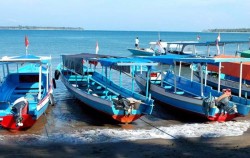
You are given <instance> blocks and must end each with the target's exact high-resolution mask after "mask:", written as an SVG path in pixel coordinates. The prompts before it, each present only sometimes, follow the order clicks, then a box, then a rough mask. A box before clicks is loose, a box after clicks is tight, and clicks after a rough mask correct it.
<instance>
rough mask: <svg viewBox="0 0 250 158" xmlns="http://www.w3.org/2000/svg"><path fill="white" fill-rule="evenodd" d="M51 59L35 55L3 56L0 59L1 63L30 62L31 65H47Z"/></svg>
mask: <svg viewBox="0 0 250 158" xmlns="http://www.w3.org/2000/svg"><path fill="white" fill-rule="evenodd" d="M50 60H51V57H48V56H36V55H31V54H28V55H22V56H12V57H8V56H4V57H2V58H1V59H0V62H1V63H12V62H13V63H17V62H31V63H48V62H49V61H50Z"/></svg>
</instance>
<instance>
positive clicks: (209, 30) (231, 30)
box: [203, 28, 250, 32]
mask: <svg viewBox="0 0 250 158" xmlns="http://www.w3.org/2000/svg"><path fill="white" fill-rule="evenodd" d="M203 32H250V28H237V29H208V30H204V31H203Z"/></svg>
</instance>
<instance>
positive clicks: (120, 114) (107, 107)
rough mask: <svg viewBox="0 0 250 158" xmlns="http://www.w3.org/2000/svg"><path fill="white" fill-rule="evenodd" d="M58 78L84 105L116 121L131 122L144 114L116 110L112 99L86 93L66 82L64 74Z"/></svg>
mask: <svg viewBox="0 0 250 158" xmlns="http://www.w3.org/2000/svg"><path fill="white" fill-rule="evenodd" d="M61 74H63V73H61ZM60 79H61V81H62V82H63V84H64V85H65V86H66V88H67V89H68V91H69V92H70V93H71V94H72V95H73V96H74V97H76V98H77V99H78V100H80V101H81V102H83V103H84V104H85V105H86V106H89V107H91V108H93V109H95V110H97V111H98V112H102V113H104V114H105V115H107V116H109V117H111V118H113V119H114V120H116V121H118V122H121V123H131V122H133V121H135V120H137V119H138V118H140V117H141V116H143V115H144V113H141V112H131V113H127V112H126V111H124V110H116V109H115V106H114V105H113V101H112V100H108V99H103V98H100V97H97V96H94V95H92V94H88V93H87V92H86V91H84V90H80V89H77V88H76V87H74V86H72V84H70V83H69V82H68V80H67V79H66V77H65V76H64V75H60Z"/></svg>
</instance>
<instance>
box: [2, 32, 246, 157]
mask: <svg viewBox="0 0 250 158" xmlns="http://www.w3.org/2000/svg"><path fill="white" fill-rule="evenodd" d="M0 34H1V35H2V37H3V38H2V40H1V42H0V45H1V49H2V52H3V54H2V56H7V55H9V54H13V52H16V53H14V55H20V54H23V53H24V52H25V49H24V47H23V45H21V44H20V43H19V41H21V42H22V41H23V38H24V35H26V34H27V35H28V36H29V39H30V42H31V44H30V47H29V51H30V52H32V53H34V54H36V55H49V54H51V55H52V58H53V69H55V68H56V66H57V65H58V64H59V63H60V55H62V54H74V53H81V52H83V51H84V52H93V51H94V50H95V46H96V39H99V40H98V43H99V47H100V54H111V55H118V56H131V53H129V52H128V51H127V49H126V48H130V47H134V45H133V44H134V43H133V39H134V37H136V36H137V35H138V36H139V37H140V42H141V46H147V44H148V42H149V41H155V40H156V38H157V34H158V33H157V32H127V31H125V32H117V31H29V30H27V31H21V30H20V31H0ZM196 35H197V33H195V32H194V33H193V32H192V33H191V32H185V33H183V32H181V33H180V32H162V33H161V38H162V39H164V40H165V41H173V40H177V41H178V40H183V38H185V39H186V40H192V39H193V38H194V37H196ZM215 35H216V36H217V34H213V33H200V36H202V39H204V40H214V36H215ZM104 37H105V38H104ZM223 37H225V39H233V40H237V39H244V38H246V37H247V38H248V37H249V34H230V33H228V34H223ZM69 41H71V42H69ZM117 41H119V44H117ZM231 50H233V51H234V50H235V47H232V49H231ZM19 52H20V53H19ZM1 70H2V69H1ZM187 75H189V73H187ZM125 84H126V85H127V86H131V84H130V82H127V81H126V80H125ZM56 85H57V88H56V89H55V90H54V98H55V102H56V105H55V106H52V107H49V108H48V110H47V112H46V115H43V116H41V117H40V118H39V120H38V121H37V122H36V123H35V125H34V126H33V127H32V128H30V129H28V130H27V131H19V132H10V131H8V130H6V129H1V130H0V140H1V141H0V153H1V157H55V156H56V157H226V156H230V157H249V151H248V148H249V146H250V141H248V140H249V137H250V130H249V127H250V117H249V116H247V117H243V118H237V120H235V121H230V122H227V123H218V122H216V123H214V122H209V123H208V122H207V120H205V119H201V118H192V115H187V116H185V115H184V113H183V112H182V111H174V110H172V109H168V108H166V107H165V106H164V105H161V104H160V103H159V102H157V101H155V107H154V110H153V113H152V115H146V116H143V117H142V118H141V119H138V120H136V121H135V122H133V123H131V124H129V125H124V124H119V123H117V122H115V121H114V120H112V119H111V118H109V117H107V116H103V115H102V114H101V113H99V112H98V111H96V110H94V109H91V108H88V107H86V105H84V104H82V103H81V102H80V101H77V100H76V99H75V98H74V97H73V96H72V95H71V94H70V93H69V92H68V91H67V89H66V88H65V86H64V85H63V84H62V83H61V82H60V81H57V82H56ZM137 90H138V89H137Z"/></svg>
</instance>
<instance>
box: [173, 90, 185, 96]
mask: <svg viewBox="0 0 250 158" xmlns="http://www.w3.org/2000/svg"><path fill="white" fill-rule="evenodd" d="M175 94H178V95H183V94H184V91H176V92H175Z"/></svg>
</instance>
